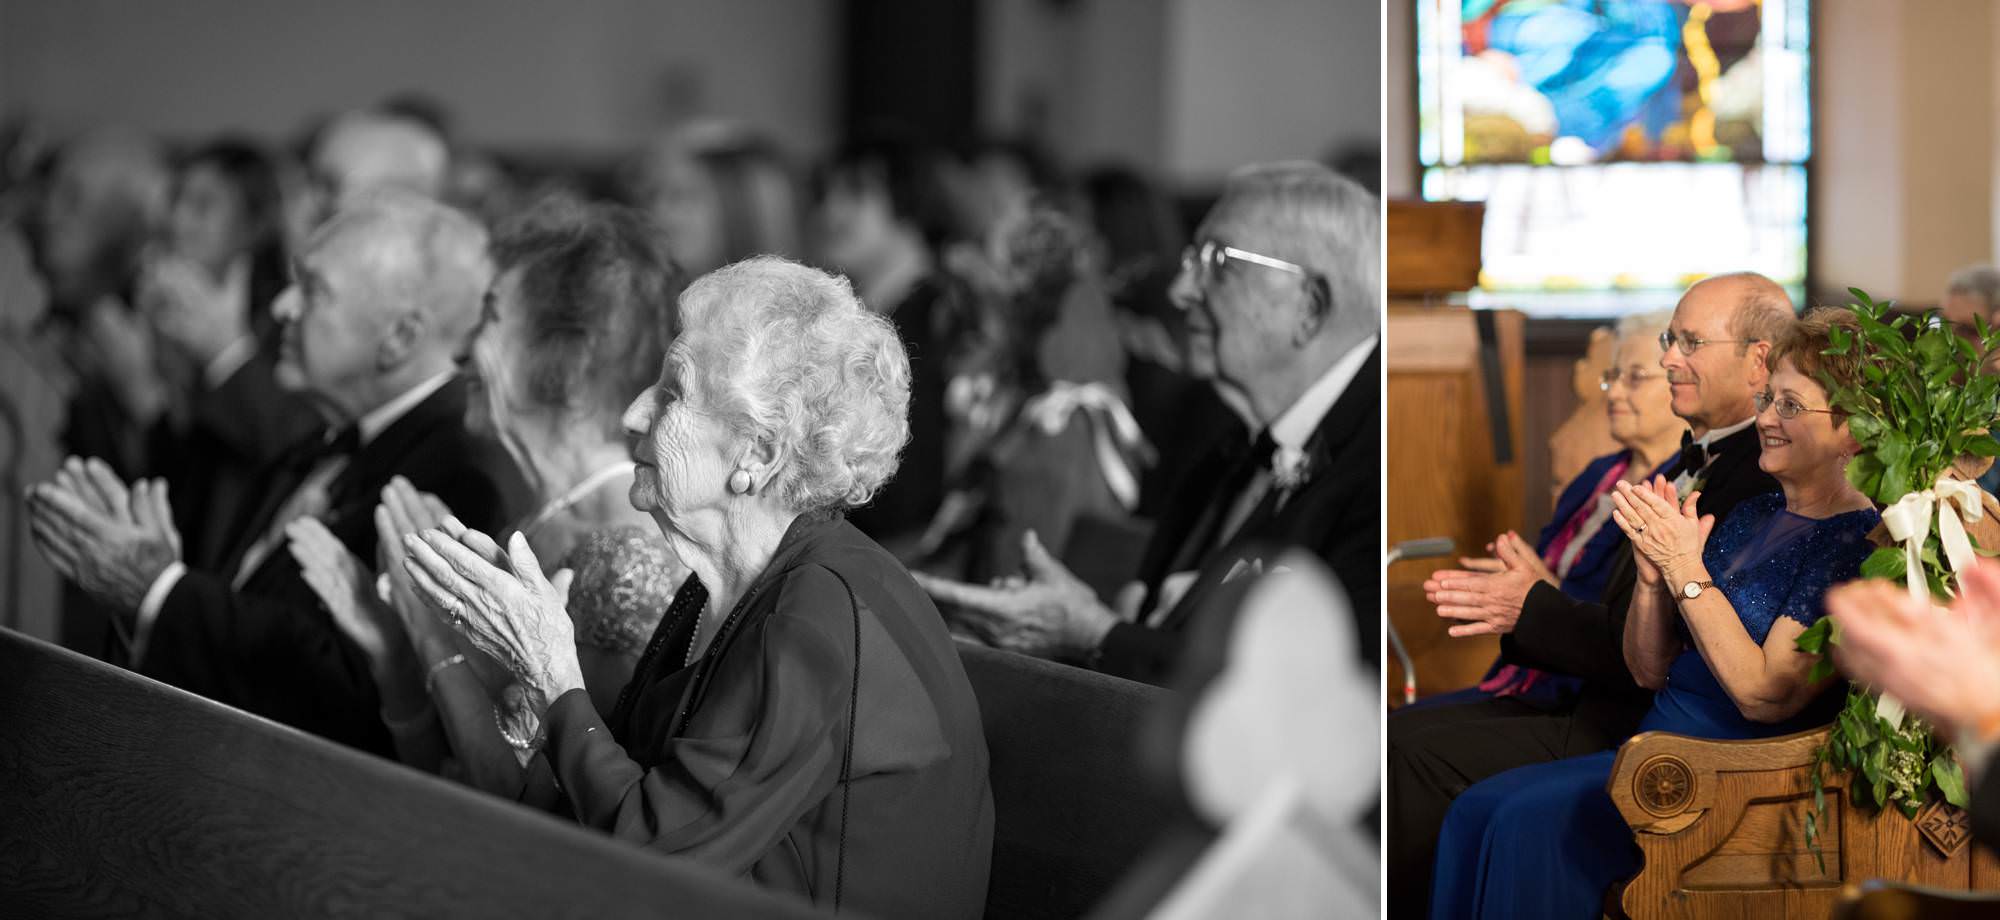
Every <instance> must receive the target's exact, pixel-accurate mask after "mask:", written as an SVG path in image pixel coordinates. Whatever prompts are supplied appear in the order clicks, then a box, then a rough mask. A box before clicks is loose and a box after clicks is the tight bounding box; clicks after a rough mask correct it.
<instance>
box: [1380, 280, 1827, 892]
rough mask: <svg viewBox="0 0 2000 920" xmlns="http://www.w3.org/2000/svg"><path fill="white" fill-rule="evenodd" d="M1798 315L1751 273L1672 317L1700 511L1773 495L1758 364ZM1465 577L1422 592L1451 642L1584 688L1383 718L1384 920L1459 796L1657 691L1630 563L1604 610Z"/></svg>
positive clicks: (1718, 283) (1498, 575)
mask: <svg viewBox="0 0 2000 920" xmlns="http://www.w3.org/2000/svg"><path fill="white" fill-rule="evenodd" d="M1793 315H1794V314H1793V309H1792V302H1791V298H1790V297H1789V296H1788V295H1786V293H1785V290H1784V288H1782V287H1780V286H1778V285H1777V284H1776V283H1774V282H1772V281H1771V280H1770V279H1768V278H1765V277H1764V276H1762V275H1757V274H1751V273H1748V272H1744V273H1738V274H1730V275H1718V276H1716V277H1713V278H1709V279H1706V280H1704V281H1701V282H1698V283H1696V284H1695V285H1694V286H1693V287H1690V288H1688V290H1687V292H1686V293H1685V294H1683V295H1682V296H1681V300H1680V303H1679V305H1678V306H1676V307H1675V308H1674V316H1673V321H1672V324H1671V325H1669V326H1668V328H1667V332H1666V333H1665V335H1664V338H1665V340H1666V341H1667V342H1668V343H1669V347H1667V349H1666V352H1665V354H1664V355H1663V356H1662V357H1661V358H1660V366H1661V367H1662V368H1664V369H1665V370H1666V373H1667V379H1668V381H1669V383H1670V385H1671V386H1672V389H1673V409H1674V414H1675V415H1678V416H1680V417H1681V418H1682V419H1684V420H1686V421H1687V423H1688V427H1689V429H1690V431H1689V433H1688V436H1687V438H1686V439H1685V441H1684V444H1683V449H1682V452H1681V457H1680V458H1679V459H1678V460H1677V461H1675V465H1674V467H1673V474H1674V476H1675V484H1676V485H1678V486H1679V487H1680V489H1681V493H1682V494H1683V495H1685V494H1687V493H1688V492H1690V491H1700V492H1701V498H1700V501H1699V503H1698V504H1699V508H1700V512H1701V513H1702V514H1705V515H1706V514H1713V515H1715V517H1716V519H1717V520H1721V519H1722V518H1724V517H1726V516H1728V514H1729V511H1730V510H1731V509H1733V508H1735V507H1736V505H1737V504H1738V503H1740V502H1742V501H1743V500H1744V499H1747V498H1751V497H1753V496H1757V495H1762V494H1765V493H1767V492H1775V491H1777V489H1778V484H1777V482H1776V480H1773V479H1772V478H1771V476H1770V474H1768V473H1765V472H1764V471H1763V470H1762V469H1760V468H1758V466H1757V456H1758V454H1759V452H1760V448H1759V445H1758V440H1757V430H1756V425H1755V422H1756V408H1755V405H1754V402H1753V400H1754V398H1755V396H1756V394H1758V393H1760V392H1762V391H1763V390H1764V387H1765V383H1766V381H1768V380H1769V378H1770V372H1769V370H1768V369H1767V368H1766V367H1765V366H1764V359H1765V356H1766V355H1768V354H1769V353H1770V351H1771V345H1772V342H1773V340H1774V339H1776V338H1777V336H1778V335H1779V334H1780V333H1782V332H1783V331H1784V329H1785V327H1786V326H1787V325H1788V324H1789V323H1791V322H1792V319H1793ZM1472 568H1473V569H1476V570H1474V571H1455V570H1445V571H1440V572H1438V573H1437V574H1436V575H1434V576H1433V577H1432V579H1431V581H1429V582H1426V583H1425V585H1424V588H1425V592H1426V595H1427V596H1428V597H1429V599H1430V601H1431V602H1432V603H1434V604H1437V605H1438V615H1439V616H1442V617H1445V618H1447V619H1448V620H1451V621H1452V622H1454V623H1455V624H1456V625H1454V626H1453V627H1452V634H1453V635H1455V636H1471V635H1499V636H1500V637H1501V640H1500V652H1501V660H1503V661H1505V662H1507V663H1509V664H1517V665H1521V666H1524V667H1531V668H1539V669H1541V670H1544V671H1550V672H1554V673H1559V674H1571V675H1576V676H1578V677H1582V678H1584V681H1585V682H1584V684H1583V687H1582V689H1581V690H1580V691H1579V692H1578V693H1577V695H1576V696H1575V697H1574V698H1571V699H1565V700H1562V701H1559V702H1556V703H1547V702H1537V703H1530V702H1526V701H1524V700H1522V699H1521V698H1519V697H1513V696H1508V697H1496V698H1492V699H1487V700H1482V701H1479V702H1473V703H1460V704H1451V705H1439V706H1426V707H1415V708H1409V709H1402V710H1398V711H1396V712H1394V713H1391V714H1390V716H1389V746H1388V760H1387V771H1386V778H1387V781H1388V792H1387V795H1386V796H1385V798H1384V807H1385V808H1386V809H1387V811H1388V819H1389V820H1388V825H1389V839H1388V846H1387V859H1388V863H1389V915H1390V916H1392V917H1421V916H1424V915H1425V914H1426V913H1427V911H1428V904H1429V896H1430V876H1431V863H1432V861H1433V859H1434V858H1435V856H1436V846H1437V837H1438V832H1439V829H1440V828H1441V827H1442V826H1443V824H1444V816H1445V812H1446V811H1447V810H1448V809H1449V808H1450V807H1451V803H1452V800H1453V799H1455V798H1457V796H1458V794H1459V793H1461V792H1464V791H1465V790H1466V788H1467V787H1469V786H1471V785H1472V784H1473V783H1476V782H1479V781H1480V780H1483V779H1486V778H1487V777H1489V776H1493V775H1495V774H1498V773H1501V772H1503V771H1506V770H1511V769H1513V768H1515V767H1521V766H1527V765H1529V764H1534V763H1544V762H1547V761H1551V760H1558V759H1561V758H1564V757H1574V756H1577V755H1580V754H1588V753H1592V752H1595V751H1603V750H1608V749H1610V748H1613V747H1616V746H1617V745H1618V744H1620V743H1622V742H1623V741H1624V740H1625V739H1626V738H1628V737H1630V736H1631V735H1632V733H1633V732H1634V731H1636V730H1637V728H1638V724H1639V720H1640V718H1641V717H1643V716H1644V715H1645V713H1646V710H1647V708H1648V707H1649V706H1650V705H1651V700H1652V694H1651V693H1650V692H1648V691H1646V690H1643V689H1641V688H1640V687H1639V686H1638V685H1637V684H1636V683H1635V682H1634V681H1633V679H1632V675H1631V672H1629V671H1628V670H1627V669H1626V667H1625V654H1624V645H1623V640H1624V635H1625V618H1626V614H1627V612H1628V608H1629V606H1630V604H1631V598H1632V590H1633V585H1634V582H1635V580H1636V576H1637V573H1636V571H1635V570H1634V568H1633V565H1632V559H1631V556H1630V554H1625V555H1623V556H1621V558H1619V559H1618V560H1617V561H1616V562H1615V563H1614V564H1613V568H1612V570H1611V574H1610V576H1609V579H1608V580H1607V582H1606V584H1605V588H1604V594H1603V597H1602V599H1601V602H1600V599H1599V598H1573V597H1569V596H1567V595H1565V594H1563V593H1562V591H1561V590H1560V589H1558V588H1556V587H1553V586H1551V585H1549V584H1547V583H1546V582H1542V581H1538V580H1537V579H1536V577H1535V576H1534V575H1533V574H1532V573H1529V572H1527V571H1526V570H1516V569H1507V568H1501V567H1499V564H1498V563H1497V562H1493V563H1489V564H1485V565H1479V566H1473V567H1472ZM1672 587H1674V588H1676V589H1678V588H1679V587H1680V586H1678V585H1675V586H1672Z"/></svg>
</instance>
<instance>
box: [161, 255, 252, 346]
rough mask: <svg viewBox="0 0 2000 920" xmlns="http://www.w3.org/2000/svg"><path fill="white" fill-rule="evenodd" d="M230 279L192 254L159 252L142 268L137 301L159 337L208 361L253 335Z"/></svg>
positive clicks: (248, 319) (247, 317)
mask: <svg viewBox="0 0 2000 920" xmlns="http://www.w3.org/2000/svg"><path fill="white" fill-rule="evenodd" d="M226 285H227V282H226V281H211V280H210V279H209V278H208V277H207V275H206V273H205V272H203V271H202V269H201V268H200V266H197V265H196V264H195V263H194V262H193V261H192V260H190V259H187V258H185V257H181V256H171V255H170V256H161V257H158V258H155V259H153V260H150V261H149V262H148V263H147V265H146V268H145V270H144V271H143V272H142V273H141V274H140V281H139V302H140V303H141V304H142V305H143V306H144V308H145V311H146V313H147V315H148V317H150V318H151V319H152V321H153V328H154V329H156V330H158V331H159V333H160V337H161V338H163V339H165V340H167V341H169V342H172V343H173V344H175V345H177V346H179V347H180V348H182V349H184V350H186V351H187V353H188V355H189V356H190V357H192V358H194V359H195V360H196V361H197V362H200V363H201V364H203V365H206V364H208V363H209V362H210V361H213V360H215V358H216V356H217V355H220V354H221V353H222V351H223V349H225V348H228V347H229V346H230V345H232V344H234V343H235V342H237V341H238V340H241V339H243V338H245V337H248V336H249V335H250V317H249V316H248V315H247V313H246V312H245V311H244V309H243V306H244V305H243V304H242V303H241V302H240V301H238V300H236V299H235V298H234V297H233V296H231V292H230V291H229V289H228V287H227V286H226Z"/></svg>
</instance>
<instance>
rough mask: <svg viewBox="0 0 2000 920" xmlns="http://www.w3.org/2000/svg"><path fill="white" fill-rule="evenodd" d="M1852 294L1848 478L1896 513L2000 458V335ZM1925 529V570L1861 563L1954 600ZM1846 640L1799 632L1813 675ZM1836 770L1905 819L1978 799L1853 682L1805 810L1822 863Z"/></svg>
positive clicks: (1862, 795)
mask: <svg viewBox="0 0 2000 920" xmlns="http://www.w3.org/2000/svg"><path fill="white" fill-rule="evenodd" d="M1848 291H1849V293H1852V294H1853V295H1854V297H1855V299H1856V301H1857V302H1856V303H1854V304H1850V305H1849V307H1848V309H1850V310H1852V311H1853V312H1854V315H1855V318H1856V319H1857V320H1858V322H1859V328H1858V329H1857V330H1848V329H1845V328H1840V327H1835V328H1834V329H1833V330H1832V334H1831V336H1830V338H1831V346H1830V347H1829V348H1828V349H1827V350H1826V354H1829V355H1848V354H1856V353H1858V354H1859V355H1860V357H1861V362H1860V367H1861V373H1862V376H1863V378H1864V379H1863V384H1862V385H1861V386H1846V385H1841V384H1839V383H1836V382H1835V381H1832V380H1823V381H1822V383H1824V384H1825V385H1826V387H1827V392H1828V394H1829V395H1830V396H1831V397H1832V403H1833V406H1834V407H1835V408H1837V409H1839V410H1841V411H1842V412H1844V413H1846V416H1847V424H1848V430H1849V432H1851V433H1852V434H1853V436H1854V439H1855V441H1856V442H1857V443H1859V444H1860V445H1861V452H1860V453H1859V454H1856V455H1855V457H1854V459H1853V461H1852V462H1851V463H1849V465H1848V467H1847V479H1848V481H1849V482H1851V483H1853V484H1854V487H1855V488H1857V489H1860V490H1861V492H1862V493H1864V494H1866V495H1867V496H1868V497H1869V498H1871V499H1873V500H1874V501H1875V503H1876V504H1877V505H1878V506H1879V507H1882V508H1884V509H1889V508H1892V507H1893V506H1895V505H1896V504H1897V503H1898V502H1901V501H1903V500H1904V497H1905V496H1906V495H1910V494H1911V493H1922V492H1926V491H1927V490H1930V489H1932V488H1933V486H1934V484H1936V483H1937V482H1938V480H1939V478H1940V477H1943V476H1944V475H1945V474H1946V472H1947V471H1949V470H1951V469H1952V467H1953V464H1954V463H1955V462H1956V461H1958V460H1959V458H1961V457H1994V456H2000V441H1996V440H1994V438H1993V437H1992V436H1991V435H1989V434H1988V430H1989V429H1990V428H1992V427H1993V425H1994V421H1995V411H1996V406H2000V377H1996V376H1994V375H1992V374H1986V373H1981V370H1982V368H1983V367H1984V366H1985V364H1986V362H1987V360H1988V358H1990V357H1991V356H1992V355H1994V354H1995V352H1996V351H2000V330H1996V329H1990V328H1988V327H1987V326H1986V324H1985V322H1984V321H1978V322H1977V326H1976V332H1977V336H1978V342H1977V343H1976V344H1975V343H1974V342H1972V341H1970V340H1968V339H1966V338H1963V337H1961V336H1959V335H1958V334H1957V333H1955V332H1954V331H1952V329H1951V328H1949V327H1948V326H1942V325H1931V324H1929V323H1928V322H1925V321H1924V320H1921V319H1919V318H1916V317H1912V316H1910V315H1907V314H1902V315H1894V314H1892V313H1891V307H1892V306H1893V303H1891V302H1887V301H1885V302H1882V303H1877V302H1875V301H1874V300H1873V299H1871V298H1869V296H1868V295H1867V294H1866V293H1864V292H1863V291H1861V290H1860V289H1858V288H1849V289H1848ZM1913 325H1915V326H1916V327H1917V328H1914V329H1912V328H1911V327H1912V326H1913ZM1926 498H1928V496H1926ZM1945 501H1948V499H1946V500H1945ZM1924 507H1925V508H1926V509H1928V508H1929V504H1928V503H1926V504H1925V505H1924ZM1926 513H1927V512H1926ZM1927 524H1928V521H1926V525H1927ZM1925 531H1926V534H1927V535H1926V536H1925V537H1924V538H1923V543H1922V547H1921V550H1920V551H1919V552H1918V554H1917V559H1918V564H1919V566H1920V567H1921V571H1920V572H1914V573H1913V572H1912V571H1911V570H1910V568H1909V565H1908V561H1907V560H1908V559H1909V554H1908V551H1907V550H1906V548H1905V547H1904V546H1902V545H1896V546H1886V547H1881V548H1878V549H1876V550H1875V552H1874V553H1873V554H1871V555H1870V556H1869V557H1868V559H1867V560H1866V561H1865V562H1863V563H1862V565H1861V575H1862V577H1864V578H1886V579H1890V580H1893V581H1906V580H1911V579H1914V583H1915V584H1918V585H1922V586H1927V587H1928V588H1929V590H1930V593H1931V596H1932V597H1934V598H1939V599H1942V598H1947V597H1949V596H1951V573H1950V567H1949V564H1948V563H1949V555H1950V554H1949V553H1948V552H1947V551H1946V549H1945V547H1944V544H1943V542H1942V538H1941V528H1930V527H1928V526H1926V527H1925ZM1913 539H1914V537H1913ZM1979 552H1980V554H1981V555H1993V554H1992V553H1989V552H1986V551H1984V550H1979ZM1919 590H1921V589H1919ZM1839 642H1840V630H1839V627H1838V625H1837V624H1836V623H1834V622H1833V621H1832V620H1829V619H1821V620H1820V621H1819V622H1818V623H1815V624H1814V625H1813V626H1812V627H1811V628H1809V629H1807V630H1806V631H1805V633H1804V634H1803V635H1801V636H1799V638H1798V642H1797V645H1798V648H1799V650H1800V651H1803V652H1807V653H1809V654H1814V655H1821V656H1822V657H1821V658H1820V660H1819V661H1818V662H1817V663H1815V664H1814V665H1813V669H1812V674H1811V677H1810V678H1809V679H1810V680H1813V681H1818V680H1821V679H1823V678H1825V677H1827V676H1828V675H1830V674H1832V673H1833V670H1834V668H1833V662H1832V660H1831V659H1830V658H1827V657H1825V656H1824V653H1825V652H1826V651H1827V649H1828V646H1830V645H1837V644H1839ZM1827 766H1831V767H1832V768H1834V769H1836V770H1845V771H1848V772H1849V773H1850V774H1857V773H1858V774H1859V775H1860V777H1861V778H1862V779H1865V780H1866V782H1854V783H1849V784H1848V789H1849V791H1850V794H1851V796H1852V799H1853V801H1854V803H1855V804H1856V805H1861V804H1864V803H1870V804H1872V805H1873V806H1874V807H1875V808H1877V809H1880V808H1883V807H1886V806H1890V805H1894V806H1895V807H1896V808H1897V809H1898V810H1899V811H1901V812H1902V813H1903V815H1904V816H1905V817H1908V818H1915V817H1916V815H1917V811H1918V810H1919V809H1921V808H1922V807H1923V805H1924V803H1926V802H1927V801H1929V800H1930V799H1931V794H1932V791H1933V790H1935V791H1936V793H1937V794H1938V795H1941V796H1943V797H1944V799H1945V801H1947V802H1950V803H1951V804H1953V805H1956V806H1958V807H1960V808H1964V807H1966V804H1967V799H1966V794H1965V777H1964V775H1963V773H1961V771H1960V769H1959V765H1958V761H1957V759H1956V758H1954V757H1953V755H1952V751H1951V748H1950V746H1949V745H1948V744H1946V743H1945V742H1944V741H1943V740H1941V739H1939V738H1938V737H1937V736H1936V735H1935V734H1934V733H1933V732H1932V731H1931V729H1930V727H1929V726H1927V725H1925V724H1924V723H1923V722H1922V721H1921V720H1919V719H1917V718H1915V717H1913V716H1905V715H1904V714H1903V713H1902V712H1901V710H1900V707H1897V706H1894V705H1893V704H1891V705H1884V704H1882V703H1881V702H1879V701H1878V700H1877V698H1876V697H1875V696H1874V695H1873V694H1871V693H1869V692H1868V691H1867V690H1866V689H1865V688H1863V687H1861V686H1859V685H1856V686H1852V687H1850V688H1849V689H1848V691H1847V704H1846V705H1845V706H1843V707H1841V711H1840V715H1839V717H1838V718H1837V719H1835V721H1834V723H1833V726H1832V730H1831V731H1830V732H1829V733H1828V735H1827V740H1826V743H1825V744H1824V745H1822V746H1821V747H1820V749H1819V751H1818V752H1817V754H1816V755H1815V756H1814V759H1813V808H1812V810H1811V811H1809V812H1807V813H1806V818H1805V835H1806V843H1807V845H1808V846H1809V847H1810V848H1811V849H1812V851H1813V855H1814V857H1815V858H1816V859H1819V858H1821V857H1820V852H1819V846H1818V836H1819V822H1820V820H1821V818H1822V816H1823V815H1824V814H1825V812H1826V794H1825V785H1824V784H1825V779H1824V775H1823V772H1822V771H1823V769H1824V768H1825V767H1827ZM1821 868H1822V869H1824V864H1823V860H1822V866H1821Z"/></svg>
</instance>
